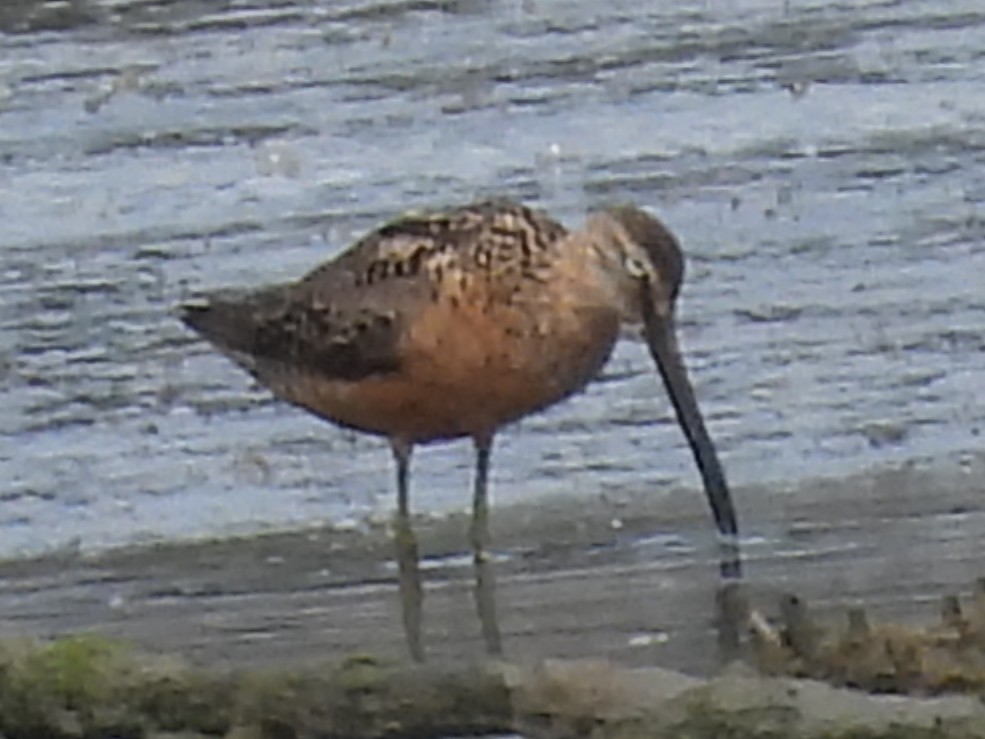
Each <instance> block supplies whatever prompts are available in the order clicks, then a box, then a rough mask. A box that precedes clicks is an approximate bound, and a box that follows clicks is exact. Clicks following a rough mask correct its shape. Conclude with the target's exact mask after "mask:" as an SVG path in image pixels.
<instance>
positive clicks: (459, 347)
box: [286, 305, 619, 442]
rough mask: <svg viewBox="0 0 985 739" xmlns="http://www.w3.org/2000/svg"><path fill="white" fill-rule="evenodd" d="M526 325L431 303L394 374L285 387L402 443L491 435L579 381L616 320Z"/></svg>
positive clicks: (294, 397)
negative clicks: (449, 309) (448, 308)
mask: <svg viewBox="0 0 985 739" xmlns="http://www.w3.org/2000/svg"><path fill="white" fill-rule="evenodd" d="M530 324H531V322H530V320H529V316H527V317H525V316H523V315H519V314H516V315H513V314H502V313H501V314H499V315H496V316H490V315H487V314H482V313H478V312H469V311H462V310H458V311H455V312H454V313H452V312H451V311H448V310H447V309H445V308H443V307H442V306H440V305H437V306H433V308H432V309H431V310H429V311H425V312H423V313H422V314H421V315H419V316H418V318H417V320H415V321H414V324H413V326H412V327H411V328H410V329H408V331H407V334H406V336H405V337H404V338H403V340H402V343H401V369H400V371H399V372H396V373H393V374H390V375H385V376H374V377H369V378H366V379H363V380H359V381H356V382H344V381H338V380H329V379H325V378H318V377H317V376H312V375H308V376H306V377H305V378H304V379H303V380H301V381H300V382H298V383H296V385H295V386H294V387H293V388H292V389H291V392H289V393H287V394H286V395H287V396H288V399H289V400H291V401H292V402H294V403H297V404H299V405H302V406H303V407H305V408H307V409H308V410H310V411H312V412H314V413H316V414H317V415H319V416H321V417H323V418H326V419H328V420H331V421H334V422H335V423H339V424H342V425H344V426H348V427H352V428H356V429H359V430H362V431H368V432H371V433H376V434H382V435H386V436H389V437H393V438H399V439H403V440H405V441H408V442H428V441H436V440H439V439H449V438H455V437H461V436H473V437H475V436H482V435H491V434H492V433H494V432H495V431H496V429H498V428H499V427H500V426H502V425H504V424H507V423H510V422H512V421H515V420H517V419H519V418H521V417H523V416H525V415H528V414H530V413H532V412H534V411H537V410H540V409H542V408H544V407H546V406H549V405H551V404H553V403H556V402H558V401H559V400H561V399H563V398H565V397H567V396H568V395H571V394H572V393H574V392H577V391H578V390H580V389H581V388H582V387H584V386H585V385H586V384H587V383H588V381H589V380H591V379H592V377H594V376H595V374H597V372H598V371H599V369H600V368H601V366H602V365H603V364H604V363H605V360H606V359H607V358H608V355H609V353H610V352H611V349H612V346H613V344H614V343H615V339H616V336H617V334H618V327H619V323H618V316H617V315H615V314H614V313H612V312H611V311H598V310H595V311H584V310H581V311H562V312H560V313H559V314H558V315H556V316H554V317H553V319H552V320H550V321H548V322H540V323H538V324H537V325H536V326H531V325H530ZM516 325H520V329H518V330H507V329H509V328H515V327H516Z"/></svg>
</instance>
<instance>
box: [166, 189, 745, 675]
mask: <svg viewBox="0 0 985 739" xmlns="http://www.w3.org/2000/svg"><path fill="white" fill-rule="evenodd" d="M683 274H684V261H683V257H682V255H681V250H680V247H679V246H678V243H677V240H676V239H675V238H674V236H673V235H671V233H670V232H669V231H668V230H667V228H665V227H664V225H663V224H662V223H661V222H660V221H658V220H657V219H656V218H654V217H652V216H650V215H648V214H647V213H646V212H644V211H643V210H640V209H639V208H636V207H632V206H621V207H610V208H607V209H605V210H602V211H599V212H597V213H594V214H592V215H591V216H590V217H589V219H588V222H587V224H586V226H585V227H584V228H583V229H582V230H579V231H572V232H569V231H567V230H566V229H565V228H564V227H563V226H561V225H560V224H559V223H557V222H556V221H554V220H552V219H551V218H549V217H548V216H547V215H545V214H544V213H541V212H538V211H535V210H531V209H529V208H526V207H524V206H522V205H519V204H517V203H513V202H510V201H505V200H498V201H489V202H479V203H473V204H470V205H465V206H462V207H457V208H452V209H449V210H445V211H441V212H433V213H427V214H422V215H408V216H406V217H403V218H400V219H399V220H396V221H394V222H392V223H389V224H387V225H385V226H383V227H381V228H380V229H378V230H376V231H373V232H371V233H369V234H368V235H366V236H365V237H363V238H362V239H361V240H359V241H358V242H357V243H356V244H354V245H353V246H352V247H350V248H349V249H347V250H346V251H344V252H343V253H341V254H340V255H338V256H337V257H335V258H334V259H332V260H330V261H329V262H327V263H325V264H323V265H321V266H319V267H317V268H316V269H315V270H313V271H312V272H310V273H309V274H308V275H306V276H305V277H303V278H301V279H300V280H298V281H296V282H291V283H287V284H278V285H273V286H270V287H265V288H261V289H257V290H253V291H246V292H243V291H239V292H231V291H225V292H218V293H214V294H210V295H208V296H206V297H205V298H204V299H203V300H202V301H199V302H196V303H191V304H187V305H184V306H182V319H183V320H184V321H185V323H187V324H188V325H189V326H190V327H192V328H193V329H195V330H196V331H198V332H199V333H201V334H202V335H203V336H205V337H206V338H207V339H208V340H209V341H211V342H212V343H213V344H215V345H216V346H217V347H218V348H219V349H220V350H222V351H223V352H225V353H226V354H227V355H229V356H230V357H231V358H232V359H233V360H235V361H236V362H237V363H238V364H240V365H242V366H243V367H244V368H246V370H248V371H249V372H250V373H251V374H252V375H253V376H254V377H255V378H257V380H259V381H260V382H261V383H262V384H264V385H266V386H267V387H268V388H270V389H271V390H272V391H273V392H274V393H275V394H276V395H277V396H279V397H281V398H283V399H285V400H287V401H289V402H291V403H294V404H296V405H299V406H301V407H302V408H304V409H306V410H308V411H311V412H312V413H314V414H315V415H317V416H320V417H321V418H324V419H327V420H329V421H332V422H334V423H336V424H339V425H341V426H346V427H349V428H353V429H358V430H360V431H366V432H368V433H372V434H378V435H381V436H386V437H387V438H388V439H389V440H390V444H391V447H392V449H393V455H394V457H395V459H396V466H397V494H398V497H397V517H396V542H397V557H398V562H399V570H400V592H401V600H402V603H403V611H404V616H403V618H404V629H405V632H406V635H407V641H408V645H409V647H410V650H411V654H412V655H413V656H414V657H415V658H418V659H420V658H421V657H422V655H423V649H422V646H421V639H420V613H421V600H422V596H421V579H420V572H419V569H418V562H417V543H416V540H415V537H414V534H413V531H412V529H411V526H410V515H409V503H408V482H409V474H408V466H409V462H410V457H411V451H412V450H413V448H414V445H415V444H423V443H428V442H434V441H441V440H445V439H456V438H459V437H470V438H471V439H472V440H473V442H474V444H475V449H476V471H475V488H474V497H473V512H472V524H471V528H470V539H471V543H472V547H473V555H474V563H475V567H476V586H477V587H476V601H477V606H478V610H479V615H480V620H481V623H482V630H483V636H484V639H485V642H486V646H487V648H488V650H489V651H490V652H493V653H498V652H499V651H500V649H501V644H500V634H499V630H498V626H497V624H496V619H495V613H494V607H493V584H492V573H491V570H490V569H489V566H488V564H487V557H486V547H487V545H488V542H489V533H488V506H487V497H486V486H487V479H488V475H489V458H490V450H491V447H492V442H493V436H494V435H495V433H496V432H497V431H498V430H499V429H500V428H501V427H502V426H504V425H505V424H508V423H510V422H512V421H516V420H518V419H520V418H522V417H524V416H526V415H528V414H530V413H534V412H536V411H538V410H541V409H543V408H546V407H547V406H550V405H552V404H554V403H557V402H558V401H560V400H562V399H563V398H566V397H568V396H569V395H571V394H573V393H575V392H577V391H578V390H580V389H582V388H583V387H585V385H586V384H587V383H588V382H589V381H590V380H591V379H592V378H593V377H594V376H595V375H596V374H597V373H598V372H599V370H600V369H601V367H602V365H603V364H604V363H605V361H606V360H607V359H608V357H609V354H610V353H611V351H612V348H613V346H614V345H615V343H616V340H617V338H618V336H619V332H620V325H621V324H622V323H623V322H633V323H637V324H639V323H642V326H643V335H644V337H645V339H646V341H647V343H648V345H649V348H650V352H651V354H652V355H653V358H654V360H655V361H656V364H657V367H658V368H659V371H660V374H661V376H662V377H663V381H664V384H665V386H666V388H667V391H668V393H669V395H670V398H671V401H672V403H673V406H674V409H675V411H676V413H677V418H678V421H679V422H680V424H681V427H682V428H683V430H684V433H685V435H686V436H687V440H688V442H689V444H690V446H691V449H692V451H693V453H694V457H695V459H696V461H697V465H698V468H699V470H700V472H701V476H702V478H703V481H704V487H705V492H706V494H707V496H708V500H709V502H710V504H711V509H712V513H713V514H714V518H715V523H716V525H717V527H718V531H719V532H720V534H721V535H722V543H723V546H724V547H725V549H726V554H725V558H724V559H723V564H722V570H723V573H724V574H725V575H727V576H735V577H737V576H738V575H739V571H740V565H739V557H738V548H737V545H736V543H735V541H736V537H737V525H736V517H735V512H734V509H733V507H732V500H731V497H730V495H729V490H728V486H727V484H726V481H725V476H724V474H723V472H722V467H721V465H720V463H719V461H718V456H717V454H716V452H715V448H714V446H713V444H712V442H711V439H710V438H709V436H708V433H707V431H706V430H705V425H704V422H703V420H702V417H701V413H700V411H699V410H698V405H697V401H696V400H695V396H694V391H693V390H692V388H691V383H690V381H689V380H688V376H687V372H686V370H685V368H684V364H683V361H682V359H681V355H680V351H679V349H678V345H677V338H676V333H675V328H674V311H675V303H676V298H677V294H678V290H679V289H680V286H681V280H682V278H683Z"/></svg>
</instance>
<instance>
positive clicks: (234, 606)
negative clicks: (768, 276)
mask: <svg viewBox="0 0 985 739" xmlns="http://www.w3.org/2000/svg"><path fill="white" fill-rule="evenodd" d="M982 469H983V460H982V459H981V458H976V459H970V458H967V457H966V458H963V459H962V460H942V461H937V462H933V463H931V462H927V463H912V464H909V465H905V466H901V467H895V468H884V469H881V470H878V471H874V472H872V473H869V474H866V475H858V476H853V477H849V478H845V479H841V480H833V479H826V480H814V481H810V482H806V483H802V484H800V485H797V486H796V489H792V490H789V491H787V493H786V494H784V493H782V492H781V491H779V490H777V489H771V490H765V489H761V488H760V489H757V488H745V489H739V490H736V491H735V492H736V498H737V500H738V501H739V507H740V511H741V514H742V520H743V523H744V531H745V542H744V554H745V559H746V571H747V581H748V587H749V588H750V592H752V593H753V594H754V597H755V598H758V599H759V601H760V602H761V604H763V607H765V608H766V609H767V610H768V609H769V608H771V605H770V603H771V601H772V598H773V595H774V594H775V593H777V592H779V591H793V592H796V593H798V594H799V595H801V596H803V597H805V598H807V599H809V600H810V602H811V603H812V605H813V606H814V607H815V609H816V613H817V614H818V615H819V616H821V617H822V618H823V617H824V616H825V614H837V613H838V612H840V611H843V610H844V608H845V607H846V606H848V605H854V604H859V603H861V604H864V605H865V607H866V608H867V609H868V610H869V612H870V613H871V614H873V615H874V616H875V617H885V618H893V619H896V620H902V621H904V622H905V621H908V620H917V621H927V620H928V619H929V618H931V617H933V615H934V614H936V611H937V608H938V601H939V598H940V597H941V595H942V594H944V593H948V592H961V591H963V590H966V589H967V588H968V587H969V584H970V583H972V582H974V580H975V579H976V578H977V577H980V576H982V575H983V574H985V563H983V562H982V557H981V554H982V549H981V544H980V542H981V541H982V540H983V535H985V495H983V493H985V476H982V475H980V474H976V471H979V472H980V471H981V470H982ZM570 503H571V501H570V499H569V500H568V501H566V500H565V499H564V498H558V499H556V500H551V501H548V502H546V503H545V502H543V501H538V502H537V503H536V504H535V505H529V506H522V505H519V506H516V505H515V506H508V507H507V506H504V507H498V508H497V507H494V516H493V538H494V551H495V552H496V553H497V563H496V567H497V579H498V605H499V611H500V621H501V626H502V628H503V631H504V637H505V641H506V648H507V655H508V657H510V658H511V659H514V660H520V661H537V660H540V659H544V658H549V657H564V658H579V657H601V658H607V659H611V660H614V661H616V662H618V663H620V664H625V665H630V666H633V665H652V664H659V665H661V666H663V667H669V668H674V669H680V670H684V671H685V672H689V673H695V674H710V673H712V672H714V671H715V670H716V669H717V667H718V666H719V655H718V653H717V649H716V641H715V629H714V622H715V613H714V607H713V606H714V602H715V593H716V589H717V586H718V580H717V566H716V559H715V557H716V548H715V542H714V540H713V537H712V536H711V527H710V525H709V522H708V520H707V513H706V511H705V510H704V507H703V506H704V503H703V501H702V499H701V497H700V494H699V493H697V492H696V491H693V490H678V491H674V492H672V493H670V494H668V495H666V496H656V495H654V496H651V497H649V498H647V497H646V496H643V495H642V494H638V495H635V496H624V497H619V498H615V497H611V496H610V497H595V498H587V499H581V498H579V499H578V503H577V505H575V506H572V505H570ZM573 509H574V510H573ZM417 530H418V535H419V539H420V541H421V545H422V557H424V558H425V568H426V582H427V591H426V600H425V640H426V643H427V645H428V648H429V652H430V655H431V657H432V658H433V659H437V660H442V659H449V660H460V659H462V658H464V657H468V656H480V654H481V641H480V639H479V628H478V623H477V620H476V618H475V616H474V614H473V609H472V598H471V587H470V584H471V579H470V578H471V571H470V567H469V565H468V558H467V549H466V546H467V545H466V540H465V530H466V523H465V518H464V514H461V515H452V516H448V517H444V518H441V519H430V520H425V519H421V520H419V521H418V523H417ZM77 632H96V633H99V634H103V635H106V636H110V637H114V638H122V639H126V640H128V641H133V642H135V643H136V644H137V645H139V646H141V647H143V648H146V649H150V650H152V651H162V652H169V653H178V654H181V655H183V656H184V657H186V658H187V659H189V660H191V661H192V662H194V663H197V664H201V665H208V666H245V665H278V664H299V663H304V662H306V661H324V660H332V659H340V658H344V657H346V656H349V655H352V654H354V653H366V652H368V653H372V654H374V655H377V656H381V657H387V658H395V659H402V658H403V656H404V650H403V643H402V636H401V631H400V616H399V604H398V601H397V596H396V584H395V570H394V567H393V564H392V562H391V548H390V541H389V532H388V530H387V527H386V526H384V525H379V526H372V527H367V528H365V529H364V530H361V531H357V530H349V531H336V530H331V529H327V528H322V529H317V528H311V529H308V530H304V531H295V532H284V533H276V534H266V535H261V536H255V537H249V538H238V539H227V540H219V541H202V542H192V543H184V544H182V543H161V544H158V545H152V546H146V547H130V548H125V549H118V550H109V551H105V552H96V553H81V554H80V553H71V552H62V553H58V554H53V555H50V556H46V557H41V558H36V559H29V560H12V561H7V562H5V563H3V564H2V565H0V633H2V635H4V636H7V637H11V636H42V637H48V636H58V635H63V634H70V633H77Z"/></svg>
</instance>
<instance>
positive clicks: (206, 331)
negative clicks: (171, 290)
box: [178, 288, 281, 354]
mask: <svg viewBox="0 0 985 739" xmlns="http://www.w3.org/2000/svg"><path fill="white" fill-rule="evenodd" d="M280 295H281V291H280V290H278V289H276V288H272V289H271V288H268V289H266V290H262V291H259V292H242V291H223V292H216V293H211V294H208V295H203V296H202V297H200V298H198V299H195V300H191V301H189V302H187V303H184V304H183V305H181V306H179V307H178V317H179V318H180V319H181V321H182V322H183V323H184V324H185V325H186V326H188V327H189V328H191V329H192V330H193V331H195V332H197V333H199V334H201V335H202V336H203V337H204V338H206V339H208V340H209V341H210V342H211V343H213V344H215V345H216V346H217V347H218V348H219V349H222V350H224V351H226V352H232V353H236V354H255V353H256V350H257V336H258V331H259V330H260V328H261V326H262V325H263V323H264V320H265V318H267V317H269V314H270V310H271V308H273V307H274V305H275V304H276V302H277V300H278V297H279V296H280Z"/></svg>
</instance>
